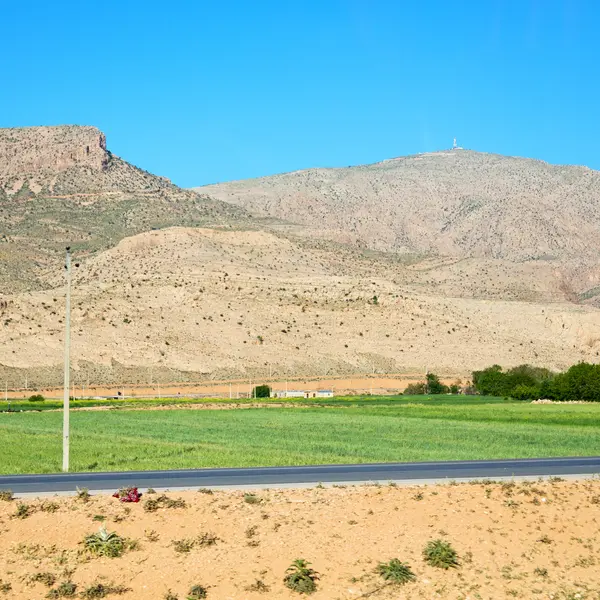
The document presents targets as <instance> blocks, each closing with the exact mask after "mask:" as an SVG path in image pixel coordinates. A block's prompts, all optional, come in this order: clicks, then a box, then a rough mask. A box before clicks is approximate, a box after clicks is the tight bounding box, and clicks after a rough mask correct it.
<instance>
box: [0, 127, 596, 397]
mask: <svg viewBox="0 0 600 600" xmlns="http://www.w3.org/2000/svg"><path fill="white" fill-rule="evenodd" d="M597 206H598V173H596V172H594V171H590V170H588V169H584V168H580V167H552V166H550V165H545V164H544V163H540V162H537V161H528V160H523V159H511V158H505V157H496V156H491V155H485V154H478V153H473V152H468V151H452V152H443V153H436V154H431V155H420V156H415V157H407V158H402V159H396V160H390V161H385V162H383V163H378V164H377V165H371V166H366V167H354V168H349V169H317V170H308V171H301V172H298V173H290V174H287V175H279V176H275V177H267V178H263V179H259V180H252V181H247V182H233V183H230V184H222V185H217V186H208V187H205V188H200V189H199V191H194V190H184V189H181V188H179V187H177V186H175V185H173V184H172V183H171V182H169V180H167V179H166V178H164V177H159V176H156V175H153V174H151V173H148V172H146V171H144V170H142V169H139V168H137V167H135V166H133V165H131V164H129V163H127V162H126V161H125V160H123V159H121V158H119V157H117V156H115V155H113V154H112V153H111V152H110V151H109V150H108V148H107V144H106V140H105V137H104V135H103V134H102V133H101V132H100V131H99V130H97V129H95V128H93V127H77V126H64V127H37V128H26V129H2V130H0V258H1V260H0V281H1V282H2V287H1V288H0V381H2V380H4V381H7V382H8V385H9V387H12V386H20V385H22V383H23V381H24V380H25V379H27V381H28V382H29V385H30V386H35V387H38V388H41V387H43V386H48V385H59V384H60V382H61V377H62V367H61V361H62V353H63V328H64V323H63V320H64V317H63V316H64V297H65V294H64V292H65V289H64V269H63V260H64V248H65V246H71V247H72V248H73V251H74V256H75V262H76V263H78V264H79V265H80V266H79V267H77V268H76V269H75V271H74V277H73V319H72V324H73V327H72V340H73V342H72V343H73V345H72V359H73V379H74V381H75V382H76V384H77V385H80V384H82V383H83V382H86V384H87V382H88V381H89V383H90V385H92V384H94V383H95V384H105V385H117V384H122V383H126V382H131V383H135V382H148V381H149V380H153V381H155V382H156V381H157V380H160V381H162V382H165V383H166V382H173V381H199V380H215V379H229V378H247V377H248V376H250V377H252V379H253V380H257V379H259V378H264V377H265V376H266V374H268V373H269V372H272V373H273V375H274V376H276V377H280V378H283V377H287V376H293V375H297V376H307V377H316V376H324V375H341V376H346V375H353V374H356V373H372V372H373V370H375V371H376V372H377V373H379V374H383V373H402V374H415V373H417V374H420V373H423V372H424V370H425V369H426V368H429V369H432V370H434V371H438V372H439V373H440V374H441V375H446V376H452V377H455V376H458V377H463V378H464V377H468V375H469V372H470V371H471V370H472V369H476V368H482V367H485V366H487V365H489V364H493V363H501V364H503V365H506V366H512V365H515V364H520V363H523V362H529V363H532V364H538V365H542V366H546V367H550V368H557V369H558V368H564V367H566V366H568V365H569V364H571V363H574V362H577V361H578V360H582V359H585V360H598V358H597V357H598V356H599V355H600V318H599V312H598V310H597V309H596V308H595V307H594V305H596V304H598V302H599V300H600V261H599V260H598V259H597V244H598V241H597V238H596V237H595V236H596V233H595V232H596V230H597V228H598V215H597ZM584 304H588V305H590V306H585V305H584ZM350 379H351V377H350Z"/></svg>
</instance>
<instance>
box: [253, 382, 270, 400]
mask: <svg viewBox="0 0 600 600" xmlns="http://www.w3.org/2000/svg"><path fill="white" fill-rule="evenodd" d="M252 397H253V398H270V397H271V388H270V386H268V385H257V386H256V387H255V388H254V389H253V390H252Z"/></svg>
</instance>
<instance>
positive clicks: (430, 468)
mask: <svg viewBox="0 0 600 600" xmlns="http://www.w3.org/2000/svg"><path fill="white" fill-rule="evenodd" d="M595 474H600V456H594V457H583V458H536V459H519V460H473V461H456V462H424V463H381V464H362V465H315V466H306V467H260V468H251V469H185V470H177V471H126V472H120V473H119V472H115V473H67V474H63V473H61V474H56V475H5V476H0V490H1V489H10V490H12V491H13V492H15V493H17V494H26V493H46V494H47V493H52V492H73V491H75V490H76V488H77V487H80V488H83V487H85V488H88V489H89V490H90V491H92V490H96V491H98V490H116V489H118V488H120V487H124V486H130V485H134V486H138V487H140V488H147V487H153V488H170V489H174V488H195V487H217V486H219V487H221V486H229V487H249V486H250V487H251V486H255V487H269V486H273V487H276V486H294V485H298V486H302V485H307V484H317V483H319V482H322V483H342V482H343V483H360V482H381V483H387V482H389V481H401V482H411V481H412V482H414V483H419V481H421V482H424V481H431V480H444V479H448V480H452V479H457V480H458V479H483V478H489V479H497V478H500V477H524V476H546V477H548V476H551V475H554V476H560V475H581V476H584V475H587V476H590V475H595Z"/></svg>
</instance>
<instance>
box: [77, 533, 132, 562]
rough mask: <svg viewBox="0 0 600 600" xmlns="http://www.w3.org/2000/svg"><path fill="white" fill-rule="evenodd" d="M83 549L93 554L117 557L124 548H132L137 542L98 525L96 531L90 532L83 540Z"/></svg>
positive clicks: (121, 553)
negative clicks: (98, 527) (98, 528)
mask: <svg viewBox="0 0 600 600" xmlns="http://www.w3.org/2000/svg"><path fill="white" fill-rule="evenodd" d="M83 545H84V546H85V549H86V550H88V551H89V552H90V553H91V554H94V555H95V556H107V557H109V558H118V557H119V556H122V555H123V553H124V552H125V551H126V550H130V549H131V550H134V549H135V547H136V546H137V543H136V542H134V541H130V540H127V539H125V538H124V537H121V536H120V535H118V534H116V533H114V532H109V531H107V530H106V527H104V526H102V527H100V530H99V531H98V533H92V534H91V535H88V536H86V537H85V539H84V540H83Z"/></svg>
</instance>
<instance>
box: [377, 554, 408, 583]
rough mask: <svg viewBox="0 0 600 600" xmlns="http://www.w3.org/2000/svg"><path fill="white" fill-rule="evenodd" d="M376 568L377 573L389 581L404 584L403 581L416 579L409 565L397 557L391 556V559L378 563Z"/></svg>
mask: <svg viewBox="0 0 600 600" xmlns="http://www.w3.org/2000/svg"><path fill="white" fill-rule="evenodd" d="M376 570H377V573H379V575H381V576H382V577H383V578H384V579H385V580H386V581H389V582H390V583H398V584H400V585H404V584H405V583H408V582H409V581H414V580H415V579H416V576H415V574H414V573H413V572H412V570H411V568H410V566H409V565H408V564H406V563H403V562H401V561H400V560H399V559H397V558H392V560H390V561H389V562H386V563H379V564H378V565H377V569H376Z"/></svg>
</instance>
